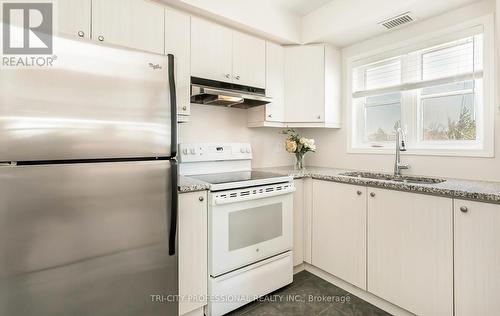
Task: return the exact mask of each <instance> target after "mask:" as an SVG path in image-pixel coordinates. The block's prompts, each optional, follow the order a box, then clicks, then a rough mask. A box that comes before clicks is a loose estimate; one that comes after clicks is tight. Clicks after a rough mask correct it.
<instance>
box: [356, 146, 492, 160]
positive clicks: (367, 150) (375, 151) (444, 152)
mask: <svg viewBox="0 0 500 316" xmlns="http://www.w3.org/2000/svg"><path fill="white" fill-rule="evenodd" d="M395 150H396V149H395V148H394V147H386V148H371V147H357V148H353V147H350V148H348V149H347V153H348V154H371V155H394V154H395ZM401 154H402V155H404V156H445V157H477V158H494V157H495V154H494V151H493V149H492V150H481V149H468V150H467V149H424V148H415V149H412V148H408V149H407V151H405V152H401Z"/></svg>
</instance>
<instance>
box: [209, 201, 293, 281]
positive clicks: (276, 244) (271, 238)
mask: <svg viewBox="0 0 500 316" xmlns="http://www.w3.org/2000/svg"><path fill="white" fill-rule="evenodd" d="M215 195H216V193H211V195H210V204H211V207H210V210H209V216H210V225H209V235H210V236H209V237H210V238H209V240H210V241H209V247H210V248H209V253H210V258H209V269H210V275H211V276H212V277H217V276H219V275H221V274H224V273H227V272H230V271H233V270H235V269H238V268H241V267H243V266H246V265H249V264H252V263H254V262H257V261H260V260H263V259H266V258H269V257H271V256H273V255H277V254H280V253H283V252H285V251H288V250H290V249H292V245H293V235H292V232H293V196H292V193H291V192H279V193H278V192H276V193H275V194H272V195H269V194H268V195H266V196H264V197H263V196H255V197H251V198H247V199H246V200H240V201H238V200H237V201H235V202H229V203H217V201H216V200H215V199H214V197H215Z"/></svg>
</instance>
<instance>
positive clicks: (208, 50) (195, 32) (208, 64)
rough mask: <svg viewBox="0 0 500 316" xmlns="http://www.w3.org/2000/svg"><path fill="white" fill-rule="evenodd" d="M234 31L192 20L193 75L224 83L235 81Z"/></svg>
mask: <svg viewBox="0 0 500 316" xmlns="http://www.w3.org/2000/svg"><path fill="white" fill-rule="evenodd" d="M232 64H233V31H231V30H230V29H228V28H225V27H223V26H221V25H218V24H215V23H211V22H208V21H205V20H202V19H198V18H195V17H193V18H191V75H192V76H193V77H199V78H203V79H211V80H217V81H224V82H232V80H233V70H232Z"/></svg>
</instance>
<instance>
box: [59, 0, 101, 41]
mask: <svg viewBox="0 0 500 316" xmlns="http://www.w3.org/2000/svg"><path fill="white" fill-rule="evenodd" d="M91 4H92V0H71V1H68V0H58V1H57V2H56V9H57V13H58V14H57V17H58V26H57V30H58V32H59V33H60V34H65V35H70V36H77V37H81V38H90V37H91V34H90V21H91V18H90V15H91V13H92V12H91Z"/></svg>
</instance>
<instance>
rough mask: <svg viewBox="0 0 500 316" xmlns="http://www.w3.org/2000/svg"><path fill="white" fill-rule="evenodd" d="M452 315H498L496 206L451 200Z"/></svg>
mask: <svg viewBox="0 0 500 316" xmlns="http://www.w3.org/2000/svg"><path fill="white" fill-rule="evenodd" d="M454 215H455V216H454V219H455V243H454V246H455V315H456V316H468V315H500V300H499V295H500V205H495V204H486V203H478V202H470V201H462V200H455V213H454Z"/></svg>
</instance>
